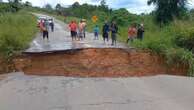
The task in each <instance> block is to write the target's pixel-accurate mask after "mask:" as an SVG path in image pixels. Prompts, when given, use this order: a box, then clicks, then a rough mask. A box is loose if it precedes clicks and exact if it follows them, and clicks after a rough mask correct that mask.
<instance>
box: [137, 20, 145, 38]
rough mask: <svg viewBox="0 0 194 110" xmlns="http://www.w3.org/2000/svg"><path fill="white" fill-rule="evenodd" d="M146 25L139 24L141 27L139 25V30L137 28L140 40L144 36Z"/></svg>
mask: <svg viewBox="0 0 194 110" xmlns="http://www.w3.org/2000/svg"><path fill="white" fill-rule="evenodd" d="M144 32H145V31H144V25H143V24H141V25H139V27H138V30H137V38H138V39H139V40H141V41H142V40H143V38H144Z"/></svg>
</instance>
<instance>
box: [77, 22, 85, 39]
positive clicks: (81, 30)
mask: <svg viewBox="0 0 194 110" xmlns="http://www.w3.org/2000/svg"><path fill="white" fill-rule="evenodd" d="M83 38H84V25H83V21H82V20H81V21H80V23H79V25H78V40H83Z"/></svg>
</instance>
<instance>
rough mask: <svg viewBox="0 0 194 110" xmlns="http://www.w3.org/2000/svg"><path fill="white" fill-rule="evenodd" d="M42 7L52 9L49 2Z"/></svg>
mask: <svg viewBox="0 0 194 110" xmlns="http://www.w3.org/2000/svg"><path fill="white" fill-rule="evenodd" d="M44 8H45V9H46V10H52V9H53V8H52V6H51V5H50V4H46V5H45V6H44Z"/></svg>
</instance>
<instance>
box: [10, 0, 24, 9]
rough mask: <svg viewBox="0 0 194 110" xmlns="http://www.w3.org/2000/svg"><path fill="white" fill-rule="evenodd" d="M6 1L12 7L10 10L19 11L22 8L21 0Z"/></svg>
mask: <svg viewBox="0 0 194 110" xmlns="http://www.w3.org/2000/svg"><path fill="white" fill-rule="evenodd" d="M8 1H9V4H10V5H11V7H12V11H19V10H20V9H21V8H22V5H21V1H22V0H8Z"/></svg>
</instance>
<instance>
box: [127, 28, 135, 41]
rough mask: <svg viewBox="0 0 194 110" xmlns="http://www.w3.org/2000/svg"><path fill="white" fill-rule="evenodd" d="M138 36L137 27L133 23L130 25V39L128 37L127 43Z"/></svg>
mask: <svg viewBox="0 0 194 110" xmlns="http://www.w3.org/2000/svg"><path fill="white" fill-rule="evenodd" d="M136 36H137V29H136V26H135V25H132V26H131V27H129V30H128V39H127V43H128V42H129V41H131V42H133V39H134V38H135V37H136Z"/></svg>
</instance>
